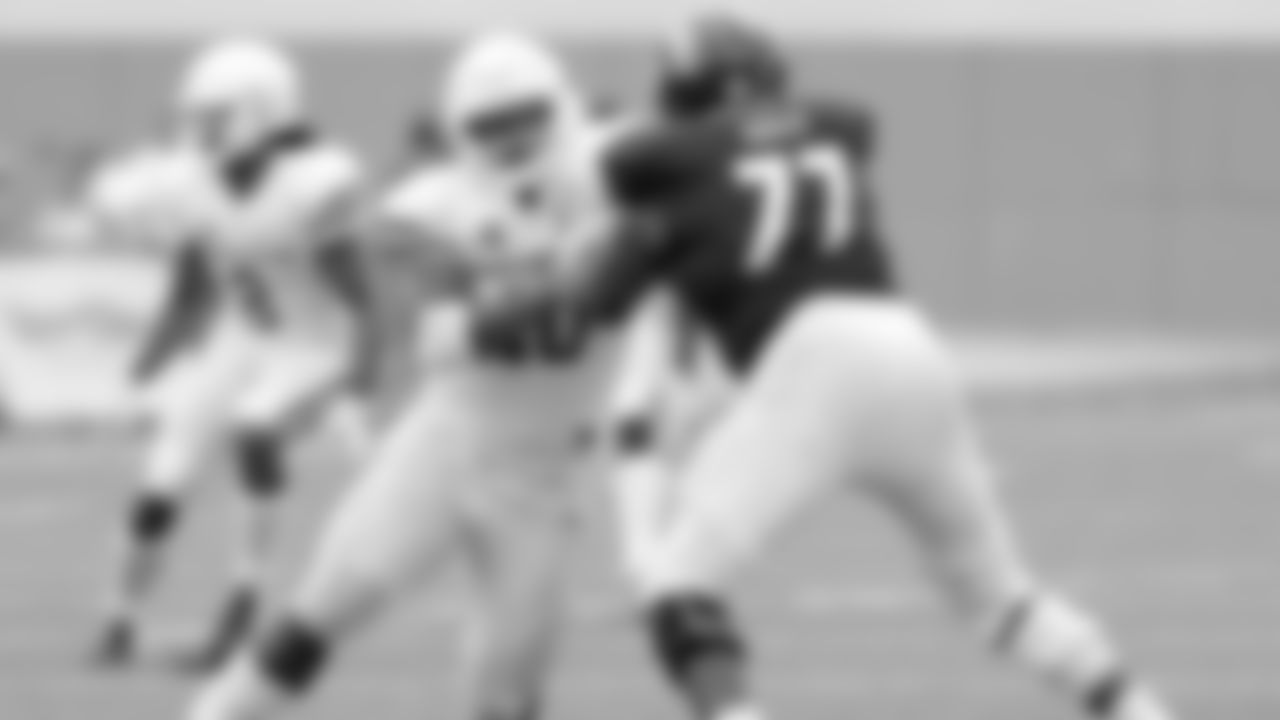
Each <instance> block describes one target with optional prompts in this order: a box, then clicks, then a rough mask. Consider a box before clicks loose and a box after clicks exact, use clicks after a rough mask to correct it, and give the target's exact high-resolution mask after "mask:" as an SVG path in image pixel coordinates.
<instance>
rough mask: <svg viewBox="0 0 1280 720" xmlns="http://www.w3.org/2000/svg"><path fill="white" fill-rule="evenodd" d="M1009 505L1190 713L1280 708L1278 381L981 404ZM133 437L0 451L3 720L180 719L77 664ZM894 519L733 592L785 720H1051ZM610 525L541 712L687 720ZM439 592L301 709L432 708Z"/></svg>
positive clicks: (862, 518)
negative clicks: (927, 574) (924, 572)
mask: <svg viewBox="0 0 1280 720" xmlns="http://www.w3.org/2000/svg"><path fill="white" fill-rule="evenodd" d="M985 412H986V416H987V419H988V420H989V424H990V428H991V434H992V440H993V443H994V446H995V449H996V450H997V452H998V454H999V456H1000V458H1001V460H1002V463H1003V465H1004V468H1005V470H1006V471H1007V476H1008V477H1007V481H1008V491H1009V495H1010V500H1011V503H1012V506H1013V507H1014V509H1015V510H1016V511H1017V514H1018V517H1019V519H1020V521H1021V524H1022V527H1023V529H1024V531H1025V534H1026V536H1027V540H1028V542H1029V543H1030V545H1031V547H1032V548H1033V549H1034V552H1035V554H1036V555H1037V556H1038V558H1039V559H1040V561H1041V565H1042V566H1043V568H1044V569H1045V570H1046V571H1047V572H1048V573H1049V574H1050V575H1051V576H1052V577H1054V578H1056V579H1058V580H1060V581H1061V582H1062V583H1063V584H1064V585H1065V586H1066V587H1067V588H1068V589H1070V590H1071V591H1072V592H1073V593H1074V594H1076V595H1078V596H1079V597H1081V598H1083V599H1084V600H1086V601H1087V602H1088V603H1089V604H1091V605H1093V606H1095V607H1096V608H1098V609H1099V610H1100V612H1101V613H1102V614H1103V615H1105V617H1106V618H1107V619H1108V621H1109V622H1110V624H1111V625H1112V626H1113V629H1114V630H1115V631H1116V632H1117V634H1118V635H1119V637H1120V638H1122V640H1123V641H1124V643H1125V644H1126V645H1127V646H1129V647H1130V648H1131V652H1132V654H1133V655H1134V656H1135V657H1136V659H1137V660H1138V662H1139V663H1140V664H1141V665H1142V666H1144V667H1145V668H1147V669H1148V670H1149V671H1150V673H1151V674H1152V675H1154V677H1155V678H1156V679H1158V680H1159V681H1160V682H1161V683H1162V684H1164V685H1167V686H1168V687H1169V688H1170V692H1171V693H1172V694H1173V696H1174V697H1175V699H1176V700H1177V702H1178V703H1179V704H1180V705H1181V706H1183V707H1185V708H1186V710H1185V712H1186V715H1187V717H1189V718H1192V719H1193V720H1194V719H1205V720H1267V719H1269V718H1276V717H1280V684H1278V683H1277V682H1276V681H1277V679H1280V675H1278V673H1280V390H1277V391H1274V392H1272V391H1267V390H1265V389H1263V390H1261V391H1257V392H1230V393H1228V392H1216V393H1204V394H1189V395H1180V396H1178V397H1172V396H1170V397H1167V398H1164V399H1160V398H1151V399H1149V400H1148V401H1145V402H1139V401H1134V402H1126V403H1105V402H1098V401H1089V402H1079V403H1071V402H1063V403H1049V402H1047V403H1043V404H1027V405H1023V404H1014V405H1006V404H1002V403H992V404H991V405H990V406H988V407H987V408H986V410H985ZM130 451H131V449H130V446H129V444H128V443H127V442H126V441H125V440H123V439H109V438H108V439H102V438H97V439H85V440H74V439H67V438H64V439H46V438H40V437H24V436H15V437H10V438H8V439H7V440H5V441H4V442H3V444H0V718H3V720H10V719H12V720H83V719H84V718H92V720H126V719H127V720H147V719H158V718H177V717H179V716H180V709H181V707H182V704H183V700H184V697H185V696H186V694H187V693H188V691H189V684H188V681H185V680H182V679H179V678H176V677H172V676H169V675H166V674H164V673H162V672H159V671H149V670H145V669H144V670H141V671H139V672H136V673H133V674H127V675H110V674H108V675H103V674H100V673H98V672H96V671H93V670H90V669H89V668H88V667H87V666H86V664H85V662H84V655H85V650H86V643H87V641H88V639H89V632H90V630H91V620H92V617H93V615H92V612H93V610H94V604H95V600H96V592H97V589H98V587H99V581H100V580H101V573H102V572H103V570H104V569H105V565H104V563H103V562H101V561H103V560H105V559H106V557H107V548H106V545H108V543H107V542H106V540H107V538H108V537H109V531H110V530H111V529H112V527H113V523H114V522H116V520H117V512H116V510H117V507H118V505H119V503H120V501H121V499H122V497H123V491H124V490H125V488H126V487H127V481H128V479H129V474H130ZM325 460H326V458H324V457H323V453H322V452H321V451H319V450H312V451H308V452H307V453H306V454H305V458H303V461H302V462H301V463H300V466H301V467H302V469H304V470H306V471H307V472H305V473H304V474H305V475H307V476H308V480H307V482H306V485H305V486H304V488H303V490H302V491H301V492H300V494H299V495H298V497H297V498H296V499H295V501H294V504H293V505H292V508H291V528H290V537H291V540H290V545H291V550H290V552H289V553H287V554H288V555H289V556H290V558H289V559H288V560H287V561H286V562H285V563H284V565H285V566H286V567H285V568H282V575H283V576H286V577H287V575H288V569H289V568H291V567H296V559H297V557H298V555H299V553H300V551H301V550H302V548H303V547H304V546H305V538H306V537H307V535H308V534H309V533H310V532H311V530H312V529H313V528H314V523H315V521H316V519H317V518H319V517H322V515H323V507H324V504H325V503H326V501H327V499H328V498H330V497H331V495H332V492H333V490H334V489H335V488H336V487H337V486H338V483H339V482H340V481H341V478H339V477H336V476H335V474H334V473H333V472H331V471H329V472H326V471H323V470H322V468H325V467H327V466H331V465H332V463H326V462H325ZM223 495H224V493H222V492H219V491H216V490H215V491H210V493H209V497H208V498H205V499H208V500H209V501H210V502H208V503H204V504H202V505H201V506H200V508H201V513H200V515H199V517H198V518H197V519H196V520H195V522H194V523H193V525H192V526H191V532H190V533H189V534H188V535H187V536H186V540H185V541H184V544H183V546H182V548H181V553H182V557H181V559H180V563H179V564H178V566H177V567H176V571H175V574H174V577H173V583H172V585H171V588H172V592H171V593H170V594H169V596H168V597H167V598H166V601H165V605H164V607H163V608H162V609H163V611H164V616H165V618H166V619H167V618H173V619H174V620H175V621H191V620H198V619H203V618H204V614H203V613H204V612H205V611H206V610H207V608H208V602H209V601H210V600H211V599H212V597H213V591H214V590H215V589H217V588H218V587H219V586H218V583H219V582H220V581H221V577H222V576H221V569H222V557H221V554H220V550H221V546H220V544H219V543H220V542H221V536H220V531H221V527H220V526H219V522H220V520H221V514H222V513H221V507H220V505H221V500H222V499H223ZM896 540H897V538H896V537H895V535H894V533H893V531H892V529H891V528H890V527H888V526H887V525H886V524H885V523H884V522H883V521H882V520H881V519H880V518H878V517H877V516H876V515H875V514H874V513H872V512H870V511H869V510H868V509H867V508H866V507H864V506H861V505H859V504H857V503H850V504H849V506H848V507H840V508H838V510H837V509H832V510H829V511H827V512H826V513H825V514H823V515H821V516H820V517H819V518H818V519H817V520H816V521H815V522H813V523H811V524H808V525H807V526H806V529H805V531H804V532H802V533H801V534H799V535H798V536H797V537H794V538H792V539H791V541H789V542H788V543H787V544H786V545H785V546H784V547H781V548H779V549H778V550H777V552H775V553H774V555H773V556H771V557H769V558H768V559H767V561H765V562H763V563H762V564H761V565H760V567H759V568H758V570H757V572H756V573H755V574H754V575H753V576H752V577H751V578H749V580H748V582H747V583H746V586H745V588H744V598H745V600H746V603H747V606H748V610H749V616H750V619H751V621H752V626H753V627H754V628H755V629H756V631H757V634H758V636H759V644H760V654H761V656H762V668H761V676H762V682H763V685H764V687H765V690H766V693H767V697H768V699H769V700H770V701H771V703H772V704H773V705H774V706H775V707H776V709H777V711H778V717H779V718H787V719H788V720H799V719H803V720H850V719H852V718H872V719H874V720H898V719H900V720H931V719H933V718H946V719H947V720H1031V719H1033V718H1034V719H1039V720H1065V719H1066V718H1070V717H1073V716H1072V715H1071V714H1069V713H1065V712H1063V711H1061V710H1060V709H1058V708H1057V707H1056V705H1055V704H1054V703H1053V702H1050V701H1049V700H1048V699H1047V698H1046V697H1045V696H1044V695H1043V694H1041V693H1040V692H1038V691H1037V690H1036V689H1035V688H1033V686H1032V685H1031V684H1030V683H1026V682H1022V678H1018V677H1015V676H1011V675H1009V674H1005V673H1002V672H1000V671H999V669H998V668H997V666H996V665H995V664H993V663H987V662H984V661H982V654H981V653H980V652H978V651H977V650H975V649H974V647H973V646H972V644H971V643H969V642H968V638H967V637H966V636H965V635H964V634H963V633H961V632H958V631H957V630H955V629H954V628H953V627H952V626H950V625H949V624H948V623H947V622H945V617H944V616H943V615H942V614H941V613H939V612H937V611H936V610H935V609H934V608H933V607H932V605H931V600H930V598H929V596H928V594H927V593H926V592H925V590H924V588H923V587H922V586H921V585H920V584H919V583H918V582H917V579H916V577H915V576H914V572H913V570H912V568H911V563H910V562H909V558H908V555H907V553H906V552H905V551H904V549H903V548H902V547H901V546H900V544H899V543H898V542H896ZM609 553H610V538H609V536H608V528H607V525H605V524H604V523H603V522H592V523H591V524H590V526H589V527H588V528H587V530H586V536H585V538H584V552H583V560H582V567H583V572H582V579H581V582H580V589H581V592H580V593H579V597H580V599H579V602H578V604H577V608H576V617H577V623H576V625H575V626H574V628H573V636H572V641H571V644H570V647H569V648H568V650H567V657H566V660H565V664H564V668H563V672H562V673H561V675H560V678H559V680H558V687H557V691H556V693H555V698H556V700H555V706H554V710H553V712H552V713H551V714H550V717H551V718H554V719H555V720H587V719H588V718H590V719H592V720H597V719H599V718H609V720H641V719H642V718H643V719H644V720H653V719H654V718H663V717H667V718H675V717H679V714H678V713H677V709H676V707H675V706H674V705H673V704H672V703H671V702H670V701H669V699H668V698H667V696H666V694H665V692H664V691H663V689H662V688H661V687H660V686H659V685H658V684H657V683H656V682H655V681H654V679H653V677H652V675H653V674H652V672H651V671H650V669H649V668H648V667H647V666H646V665H645V663H644V662H643V661H642V660H643V655H642V654H641V653H640V651H639V647H638V643H637V642H636V637H635V635H634V633H633V632H632V631H631V628H630V627H629V626H628V624H627V623H626V618H625V615H623V613H622V612H621V608H622V607H623V605H622V595H621V591H620V588H619V585H618V583H617V582H616V580H615V579H614V578H613V576H612V575H611V571H610V569H609V565H608V558H609ZM447 596H448V593H447V592H446V593H444V594H443V595H434V596H432V595H428V596H426V597H424V598H422V599H420V600H415V601H414V602H411V603H407V604H406V607H405V608H404V609H403V611H402V612H400V613H399V614H398V615H397V616H396V617H395V618H393V619H390V620H388V621H387V622H386V623H384V625H383V626H382V627H381V628H380V629H379V631H378V632H377V633H376V634H375V635H373V636H371V637H369V638H368V639H367V640H366V641H364V642H362V643H361V644H360V645H359V646H358V647H357V648H355V649H354V651H353V652H352V653H351V654H350V655H349V656H347V657H346V658H344V661H343V662H342V663H341V664H340V665H339V666H338V667H337V668H336V671H335V674H334V676H333V682H332V683H331V684H329V685H328V686H327V687H325V688H324V690H323V692H322V693H321V694H320V695H319V696H317V697H316V698H315V700H314V701H313V702H312V703H311V704H309V705H308V706H307V707H306V708H305V710H304V711H303V712H302V713H300V716H303V717H308V718H316V719H317V720H351V719H352V718H357V717H365V718H369V720H374V719H375V718H376V720H398V719H400V718H406V719H407V718H426V717H445V716H448V715H449V714H450V713H451V712H452V706H451V705H450V704H449V698H450V695H451V692H450V674H449V669H450V665H449V651H450V649H451V645H450V642H451V640H450V636H449V634H448V633H447V632H446V628H445V625H444V623H443V622H442V617H443V615H442V613H441V608H442V604H447V602H446V601H444V600H441V598H442V597H446V598H447Z"/></svg>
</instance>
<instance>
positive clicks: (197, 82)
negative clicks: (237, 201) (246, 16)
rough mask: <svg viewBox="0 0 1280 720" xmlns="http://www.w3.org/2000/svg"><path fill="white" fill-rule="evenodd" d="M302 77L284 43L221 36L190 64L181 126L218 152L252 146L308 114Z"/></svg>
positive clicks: (181, 99)
mask: <svg viewBox="0 0 1280 720" xmlns="http://www.w3.org/2000/svg"><path fill="white" fill-rule="evenodd" d="M303 106H304V98H303V91H302V79H301V77H300V74H299V71H298V68H297V66H296V65H295V63H294V61H293V59H292V58H291V57H290V56H289V54H288V53H287V52H286V51H285V50H284V49H282V48H281V47H279V46H277V45H275V44H273V43H271V42H268V41H265V40H260V39H252V38H234V39H227V40H219V41H217V42H214V43H213V44H211V45H209V46H207V47H206V48H204V49H203V50H201V51H200V52H199V53H198V54H197V55H196V57H195V59H194V60H193V61H192V62H191V64H190V65H189V66H188V67H187V71H186V74H185V76H184V77H183V79H182V85H181V87H180V88H179V91H178V114H179V123H180V126H181V130H182V132H183V134H184V135H186V136H187V137H188V139H191V140H194V141H195V142H196V143H197V144H198V145H199V146H201V147H203V148H205V149H206V150H210V151H212V152H213V153H215V154H217V155H219V156H224V157H226V156H232V157H234V156H237V155H241V154H244V153H249V152H253V150H254V149H255V148H257V147H258V146H259V145H261V144H262V143H263V142H264V141H265V140H267V139H268V138H270V137H271V136H272V135H274V134H276V133H278V132H280V131H281V130H284V129H286V128H288V127H291V126H293V125H296V124H298V123H300V122H302V120H303V113H304V108H303Z"/></svg>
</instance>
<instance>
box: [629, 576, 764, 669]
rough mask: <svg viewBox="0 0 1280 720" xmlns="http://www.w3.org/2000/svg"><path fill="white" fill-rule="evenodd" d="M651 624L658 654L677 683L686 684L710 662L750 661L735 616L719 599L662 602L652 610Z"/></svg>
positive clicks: (683, 598) (692, 597)
mask: <svg viewBox="0 0 1280 720" xmlns="http://www.w3.org/2000/svg"><path fill="white" fill-rule="evenodd" d="M647 621H648V624H649V630H650V634H651V637H652V642H653V646H654V651H655V653H656V654H657V655H658V659H659V660H660V661H661V663H662V666H663V668H664V669H665V670H666V672H667V673H668V675H669V676H670V678H671V679H672V680H673V681H674V682H677V683H684V682H685V681H686V680H687V679H688V678H689V677H690V675H691V674H692V673H693V672H694V671H695V670H696V669H697V667H698V666H699V665H701V664H702V663H704V662H706V661H707V660H709V659H722V660H730V661H744V660H745V659H746V655H747V649H746V643H745V642H744V641H743V639H742V636H741V634H740V633H739V631H738V627H737V622H736V621H735V620H734V617H733V613H732V612H731V610H730V608H729V606H728V605H727V604H726V603H725V602H724V601H722V600H720V599H719V598H717V597H713V596H711V595H705V594H684V595H680V596H675V597H670V598H667V599H664V600H661V601H659V602H658V603H657V604H655V605H654V606H653V607H652V608H651V609H650V610H649V613H648V618H647Z"/></svg>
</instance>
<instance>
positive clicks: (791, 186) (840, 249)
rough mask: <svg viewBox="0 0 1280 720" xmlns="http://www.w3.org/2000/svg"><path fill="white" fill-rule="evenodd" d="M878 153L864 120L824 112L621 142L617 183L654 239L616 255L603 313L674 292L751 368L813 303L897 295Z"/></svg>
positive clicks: (845, 110)
mask: <svg viewBox="0 0 1280 720" xmlns="http://www.w3.org/2000/svg"><path fill="white" fill-rule="evenodd" d="M872 143H873V138H872V127H871V120H870V117H869V116H868V115H867V114H866V113H865V112H863V111H862V110H860V109H856V108H849V107H844V106H835V105H831V104H823V103H807V104H797V105H795V106H794V107H791V108H788V109H786V110H782V111H774V112H771V113H770V114H769V115H767V116H752V117H734V116H729V117H720V118H716V119H712V120H704V121H697V122H690V123H681V124H672V125H667V126H664V127H659V128H655V129H653V130H650V131H648V132H644V133H641V134H639V135H637V136H636V137H633V138H630V139H628V140H627V141H625V142H623V143H621V144H620V145H619V146H617V147H616V148H614V149H613V151H612V152H611V154H610V155H609V157H608V158H607V160H606V168H605V171H606V177H607V181H608V183H609V185H610V186H611V188H612V191H613V193H614V195H615V197H616V198H617V199H618V200H619V202H620V203H621V204H622V205H623V206H624V207H627V208H628V209H630V210H632V211H634V212H635V213H636V214H637V216H638V217H643V218H647V219H649V220H651V221H652V222H653V223H654V224H655V227H656V228H657V234H656V239H655V240H654V241H653V242H649V243H632V244H629V245H624V246H622V247H621V248H620V250H621V253H622V254H623V255H624V256H626V257H619V258H615V260H617V263H616V265H615V266H614V267H613V268H612V269H611V272H610V273H608V274H609V275H611V277H608V278H606V279H605V282H604V283H602V284H603V285H604V286H605V287H604V288H603V291H604V294H605V295H607V296H610V299H609V300H608V301H607V302H605V303H604V304H605V305H612V306H613V307H614V308H615V309H619V308H620V307H621V306H624V305H625V304H626V303H627V302H628V301H629V300H630V299H631V297H633V296H634V295H635V294H637V293H638V292H641V291H642V290H643V289H644V288H646V287H647V286H648V285H650V284H652V283H655V282H661V283H667V284H669V285H670V286H672V287H673V288H674V289H675V291H676V293H677V294H678V295H679V297H680V298H681V301H682V302H683V303H684V305H685V306H686V307H687V309H688V310H689V311H690V312H691V313H692V314H693V316H694V317H695V319H697V320H698V321H699V322H700V323H701V324H703V325H704V326H705V327H706V328H707V329H708V330H709V331H710V332H711V333H712V334H713V335H714V336H715V337H716V339H717V340H718V342H719V344H720V346H721V348H722V350H723V351H724V353H725V355H726V357H727V358H728V359H729V360H730V362H732V363H733V364H734V365H735V366H738V367H743V366H746V365H749V364H750V363H751V362H752V360H754V359H755V357H756V356H757V355H758V354H759V353H760V351H761V350H762V349H763V347H764V346H765V345H766V344H767V342H768V340H769V339H770V337H771V335H772V333H773V332H774V331H775V330H776V329H777V328H778V327H779V326H780V325H781V323H782V322H783V321H784V320H785V319H786V318H787V316H788V315H789V314H790V312H791V311H792V310H793V309H794V308H795V307H796V306H798V305H799V304H801V303H802V302H804V301H805V300H806V299H808V298H810V297H813V296H816V295H823V294H831V293H850V294H854V293H858V294H876V295H879V294H888V293H892V292H893V291H894V286H895V283H894V279H893V272H892V270H891V267H890V262H889V259H888V257H887V255H886V252H885V249H884V247H883V242H882V240H881V238H880V236H879V233H878V227H877V222H876V212H875V211H876V207H875V204H874V202H873V197H872V193H871V188H870V187H869V184H870V173H869V172H868V169H869V163H870V161H871V152H872Z"/></svg>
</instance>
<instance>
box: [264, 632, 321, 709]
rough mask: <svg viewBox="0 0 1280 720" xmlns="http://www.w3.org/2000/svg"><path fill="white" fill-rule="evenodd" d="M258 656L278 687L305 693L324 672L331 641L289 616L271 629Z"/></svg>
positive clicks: (286, 690)
mask: <svg viewBox="0 0 1280 720" xmlns="http://www.w3.org/2000/svg"><path fill="white" fill-rule="evenodd" d="M257 659H258V664H259V667H260V669H261V670H262V674H263V676H264V677H266V678H267V679H268V680H269V681H270V682H271V684H272V685H274V686H275V687H276V688H277V689H278V690H281V691H282V692H285V693H288V694H290V695H301V694H303V693H305V692H307V691H308V690H309V689H311V687H312V686H313V685H314V684H315V682H316V679H317V678H319V677H320V675H321V673H323V672H324V668H325V666H326V665H327V664H328V659H329V642H328V640H327V639H326V638H325V637H324V635H323V634H322V633H321V632H319V631H318V630H316V629H315V628H313V627H311V626H310V625H308V624H307V623H305V622H303V621H301V620H299V619H297V618H286V619H284V620H282V621H281V622H280V623H279V624H278V625H276V626H275V627H274V628H272V629H271V630H269V631H268V632H267V634H266V636H265V637H264V640H263V643H262V645H261V647H260V649H259V653H258V657H257Z"/></svg>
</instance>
